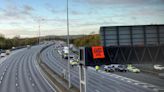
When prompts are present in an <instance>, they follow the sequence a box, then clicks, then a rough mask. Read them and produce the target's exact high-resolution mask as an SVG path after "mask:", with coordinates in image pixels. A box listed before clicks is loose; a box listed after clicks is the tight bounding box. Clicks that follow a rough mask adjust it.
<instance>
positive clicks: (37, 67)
mask: <svg viewBox="0 0 164 92" xmlns="http://www.w3.org/2000/svg"><path fill="white" fill-rule="evenodd" d="M36 62H37V61H36V60H35V61H34V64H35V66H36V69H37V70H38V71H39V73H40V74H41V76H42V77H43V79H44V80H45V82H46V83H47V84H48V85H49V86H50V87H51V89H52V90H53V91H54V92H56V90H55V89H54V88H53V87H52V85H51V84H50V83H49V82H48V80H47V79H46V78H45V77H44V76H43V74H42V73H41V69H40V67H39V65H37V64H36ZM49 81H51V80H49ZM51 82H52V81H51ZM52 83H53V82H52ZM56 88H57V87H56Z"/></svg>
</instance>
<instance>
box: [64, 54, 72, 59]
mask: <svg viewBox="0 0 164 92" xmlns="http://www.w3.org/2000/svg"><path fill="white" fill-rule="evenodd" d="M63 58H64V59H68V54H64V55H63ZM69 58H70V59H72V58H74V55H69Z"/></svg>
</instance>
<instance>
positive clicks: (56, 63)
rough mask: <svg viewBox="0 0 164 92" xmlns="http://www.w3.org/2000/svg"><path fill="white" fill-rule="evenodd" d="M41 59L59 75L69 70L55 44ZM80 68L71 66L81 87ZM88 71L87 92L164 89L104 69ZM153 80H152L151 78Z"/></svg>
mask: <svg viewBox="0 0 164 92" xmlns="http://www.w3.org/2000/svg"><path fill="white" fill-rule="evenodd" d="M41 59H42V60H43V62H44V63H45V64H47V65H48V66H49V67H50V68H51V69H52V70H53V71H54V72H56V73H58V74H59V75H61V76H62V75H63V73H64V72H65V71H66V70H67V61H66V60H64V59H62V58H61V56H60V55H59V54H58V52H57V50H56V49H55V46H51V47H49V48H47V49H45V50H44V51H43V53H42V54H41ZM78 71H79V69H78V67H77V66H74V67H71V81H72V84H73V85H74V86H76V87H78V88H79V72H78ZM86 72H87V92H158V91H159V90H161V89H163V88H162V87H163V86H162V87H159V86H158V85H154V84H150V83H145V82H142V81H138V80H134V79H131V78H127V77H124V76H120V75H117V74H112V73H105V72H103V71H98V72H97V71H95V69H93V68H91V67H89V68H87V70H86ZM150 81H151V80H150Z"/></svg>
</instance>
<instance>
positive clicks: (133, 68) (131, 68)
mask: <svg viewBox="0 0 164 92" xmlns="http://www.w3.org/2000/svg"><path fill="white" fill-rule="evenodd" d="M127 70H128V71H130V72H133V73H139V72H140V70H139V69H138V68H136V67H134V66H132V65H128V67H127Z"/></svg>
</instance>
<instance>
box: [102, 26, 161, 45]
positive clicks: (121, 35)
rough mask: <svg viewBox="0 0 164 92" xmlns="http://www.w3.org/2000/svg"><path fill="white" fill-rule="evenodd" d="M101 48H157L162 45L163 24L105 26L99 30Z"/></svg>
mask: <svg viewBox="0 0 164 92" xmlns="http://www.w3.org/2000/svg"><path fill="white" fill-rule="evenodd" d="M100 35H101V43H102V45H103V46H124V45H126V46H134V45H135V46H136V45H139V46H149V45H155V46H159V45H162V44H164V24H163V25H162V24H161V25H134V26H106V27H101V28H100Z"/></svg>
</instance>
